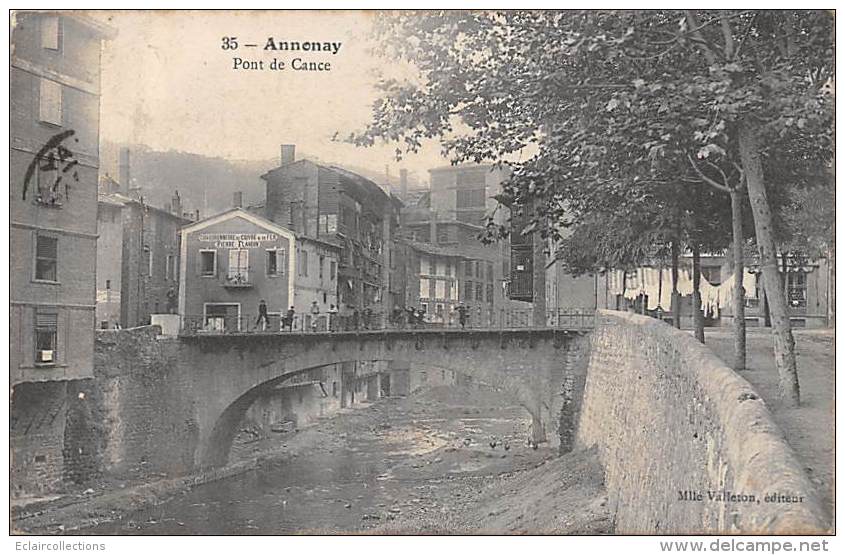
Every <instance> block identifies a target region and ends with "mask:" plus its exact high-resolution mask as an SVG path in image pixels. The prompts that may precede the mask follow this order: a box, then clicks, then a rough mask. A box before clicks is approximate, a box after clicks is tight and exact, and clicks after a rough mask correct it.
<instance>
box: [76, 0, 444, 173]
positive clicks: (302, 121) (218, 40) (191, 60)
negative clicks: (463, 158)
mask: <svg viewBox="0 0 845 555" xmlns="http://www.w3.org/2000/svg"><path fill="white" fill-rule="evenodd" d="M89 15H91V16H92V17H95V18H97V19H99V20H101V21H105V22H107V23H108V24H110V25H111V26H112V27H114V28H115V29H116V30H117V36H116V37H115V38H114V39H112V40H110V41H107V42H106V43H105V45H104V48H103V55H102V82H101V84H102V97H101V121H100V130H101V136H102V138H103V139H105V140H107V141H112V142H121V143H123V142H125V143H140V144H145V145H147V146H149V147H151V148H153V149H155V150H178V151H182V152H190V153H195V154H201V155H205V156H213V157H220V158H226V159H230V160H266V159H269V158H277V157H278V156H279V145H280V144H283V143H290V144H295V145H296V146H297V152H298V153H301V152H304V153H309V154H312V155H314V156H317V157H319V158H321V159H322V160H324V161H327V162H332V163H336V164H339V165H343V164H350V165H356V166H362V167H366V168H369V169H371V170H372V171H378V172H383V171H384V170H385V165H386V164H389V165H390V173H391V175H394V176H395V175H398V173H399V171H398V170H399V168H400V167H405V168H408V169H410V170H411V171H412V172H415V173H417V174H418V175H419V176H420V177H423V178H425V177H426V174H427V170H428V169H429V168H432V167H436V166H442V165H445V164H448V160H446V159H444V158H442V157H441V156H440V146H439V144H438V143H435V142H431V143H429V144H426V145H424V148H423V150H422V152H421V153H420V154H418V155H414V156H411V157H409V158H407V159H406V160H404V161H403V162H401V163H400V162H396V161H395V158H394V151H395V148H396V145H376V146H374V147H370V148H359V147H355V146H353V145H349V144H345V143H342V142H337V141H334V142H333V141H332V137H334V136H335V134H336V133H339V135H338V136H340V137H344V136H347V135H348V133H349V132H351V131H354V130H359V129H362V128H363V127H364V126H365V125H366V123H367V121H368V119H369V117H370V110H371V105H372V103H373V101H374V100H375V99H376V98H377V91H376V90H375V88H374V84H375V82H376V78H375V73H374V72H375V70H377V69H378V68H380V67H381V68H386V70H387V71H388V72H389V73H391V74H394V75H395V74H397V72H398V74H399V75H402V74H408V75H410V73H407V72H408V71H409V70H408V68H401V67H399V66H397V65H396V64H394V63H390V62H389V61H386V60H382V59H379V58H378V57H376V56H374V55H373V54H371V52H370V51H369V49H370V47H371V46H372V44H373V43H372V40H371V39H370V34H369V32H370V29H371V24H372V21H373V13H372V12H363V11H358V12H352V11H350V12H340V11H334V12H330V11H309V12H210V11H204V12H200V11H194V12H190V11H189V12H185V11H183V12H175V11H174V12H163V11H161V12H157V11H148V12H131V11H125V12H124V11H111V12H107V13H105V12H89ZM226 36H227V37H237V41H238V44H239V47H238V49H237V50H223V49H222V48H221V46H222V38H223V37H226ZM270 37H272V38H274V39H275V40H276V41H282V40H288V41H297V40H298V41H318V42H324V41H329V42H342V46H341V48H340V50H339V51H338V53H337V54H336V55H332V54H328V53H325V52H320V53H294V52H284V51H277V52H272V51H265V50H264V49H263V47H264V45H265V44H266V42H267V40H268V38H270ZM249 43H252V44H257V45H258V47H257V48H246V47H244V46H243V45H244V44H249ZM300 55H301V57H302V58H303V59H306V60H314V61H328V62H330V63H331V66H332V70H331V71H327V72H309V71H294V70H292V69H290V67H287V68H286V69H285V70H284V71H272V70H267V69H265V70H263V71H261V70H250V71H248V70H233V69H232V66H233V58H234V57H236V56H237V57H240V58H242V59H244V60H253V61H259V60H262V61H263V62H264V65H265V68H266V67H267V66H268V64H269V63H270V62H271V61H272V60H273V58H274V57H275V58H278V59H279V60H282V61H285V62H287V63H288V64H290V62H291V60H292V59H293V58H294V57H297V56H300Z"/></svg>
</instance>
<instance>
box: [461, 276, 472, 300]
mask: <svg viewBox="0 0 845 555" xmlns="http://www.w3.org/2000/svg"><path fill="white" fill-rule="evenodd" d="M472 291H473V284H472V282H471V281H465V282H464V290H463V294H462V296H461V300H462V301H471V300H472Z"/></svg>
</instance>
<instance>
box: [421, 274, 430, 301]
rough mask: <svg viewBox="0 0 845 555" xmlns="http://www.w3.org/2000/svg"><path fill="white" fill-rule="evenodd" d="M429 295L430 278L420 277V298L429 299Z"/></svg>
mask: <svg viewBox="0 0 845 555" xmlns="http://www.w3.org/2000/svg"><path fill="white" fill-rule="evenodd" d="M428 297H429V280H428V279H427V278H421V279H420V298H422V299H427V298H428Z"/></svg>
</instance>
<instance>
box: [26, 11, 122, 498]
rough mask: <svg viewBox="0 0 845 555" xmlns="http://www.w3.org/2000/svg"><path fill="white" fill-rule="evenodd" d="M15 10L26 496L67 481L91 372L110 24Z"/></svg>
mask: <svg viewBox="0 0 845 555" xmlns="http://www.w3.org/2000/svg"><path fill="white" fill-rule="evenodd" d="M12 17H13V20H14V21H13V25H12V28H11V45H12V55H11V68H10V83H9V98H10V101H11V104H10V122H9V123H10V137H9V138H10V149H9V170H10V187H9V206H10V233H9V247H10V252H11V253H14V254H13V255H12V257H11V259H10V283H9V290H10V322H9V327H10V347H11V348H10V354H9V370H10V371H9V375H10V385H11V387H12V388H13V393H12V406H11V410H12V412H11V426H10V434H11V453H12V462H11V468H12V475H11V484H10V486H11V493H12V495H13V496H19V495H27V494H38V493H44V492H49V491H52V490H54V489H56V488H57V487H58V486H59V484H60V482H61V478H62V471H63V454H62V441H63V438H62V436H63V430H64V412H63V411H64V407H65V396H66V395H67V383H68V381H71V380H77V379H81V378H90V377H92V375H93V363H94V318H95V281H94V275H95V271H96V262H95V260H96V241H97V174H98V167H99V144H98V142H99V128H100V121H99V105H100V51H101V46H102V41H103V40H104V39H107V38H109V37H110V36H112V31H111V30H110V29H109V28H107V27H105V26H103V25H101V24H99V23H97V22H95V21H93V20H90V19H88V18H86V17H82V16H76V15H70V14H67V13H62V14H56V13H50V12H15V13H14V14H13V15H12Z"/></svg>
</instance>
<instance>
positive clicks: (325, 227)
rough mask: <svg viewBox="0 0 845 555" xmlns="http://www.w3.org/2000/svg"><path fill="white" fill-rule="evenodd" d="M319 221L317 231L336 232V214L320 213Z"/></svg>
mask: <svg viewBox="0 0 845 555" xmlns="http://www.w3.org/2000/svg"><path fill="white" fill-rule="evenodd" d="M319 223H320V227H319V233H337V214H322V215H321V216H320V222H319Z"/></svg>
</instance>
